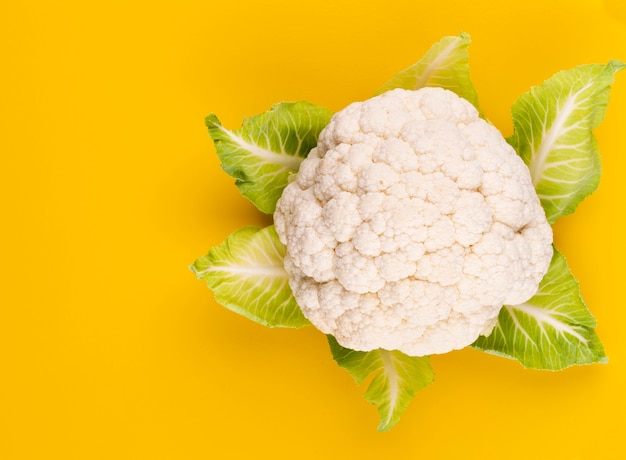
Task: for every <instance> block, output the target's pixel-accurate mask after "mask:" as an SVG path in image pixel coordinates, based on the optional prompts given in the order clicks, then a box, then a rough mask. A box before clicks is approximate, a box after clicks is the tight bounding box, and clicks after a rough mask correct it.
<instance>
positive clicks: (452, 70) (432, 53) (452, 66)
mask: <svg viewBox="0 0 626 460" xmlns="http://www.w3.org/2000/svg"><path fill="white" fill-rule="evenodd" d="M470 43H471V38H470V36H469V35H468V34H466V33H464V32H463V33H461V35H460V36H458V37H443V38H442V39H441V40H439V41H438V42H437V43H435V44H434V45H433V46H432V47H431V48H430V49H429V50H428V52H427V53H426V54H425V55H424V57H423V58H422V59H421V60H420V61H419V62H417V63H416V64H413V65H412V66H410V67H408V68H406V69H404V70H402V71H401V72H399V73H397V74H396V75H395V76H394V77H393V78H392V79H391V80H389V81H388V82H387V83H385V84H384V85H383V86H382V87H381V88H380V89H379V90H378V91H376V95H378V94H382V93H384V92H385V91H389V90H391V89H395V88H404V89H410V90H416V89H420V88H424V87H427V86H437V87H441V88H445V89H449V90H450V91H452V92H454V93H456V94H457V95H459V96H461V97H463V98H465V99H467V100H468V101H469V102H471V103H472V104H473V105H474V107H476V109H478V110H479V111H480V108H479V106H478V94H477V93H476V89H475V88H474V85H473V84H472V81H471V80H470V74H469V55H468V52H467V49H468V48H469V45H470Z"/></svg>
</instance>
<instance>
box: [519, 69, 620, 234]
mask: <svg viewBox="0 0 626 460" xmlns="http://www.w3.org/2000/svg"><path fill="white" fill-rule="evenodd" d="M624 67H625V64H624V63H622V62H619V61H610V62H609V63H608V64H607V65H599V64H591V65H584V66H580V67H575V68H574V69H571V70H565V71H562V72H559V73H557V74H556V75H554V76H553V77H552V78H550V79H549V80H546V81H545V82H544V83H543V85H541V86H538V87H534V88H532V89H531V90H530V91H528V92H527V93H525V94H523V95H522V96H520V97H519V98H518V99H517V101H515V103H514V104H513V107H512V108H511V112H512V116H513V126H514V132H513V135H512V136H511V137H510V138H509V139H507V141H508V142H509V144H511V145H512V146H513V148H514V149H515V150H516V151H517V153H518V154H519V155H520V156H521V157H522V159H523V160H524V162H525V163H526V165H528V168H529V169H530V175H531V177H532V180H533V184H534V185H535V189H536V190H537V195H539V198H540V199H541V204H542V205H543V208H544V210H545V211H546V216H547V218H548V221H549V222H550V223H554V222H555V221H556V220H557V218H559V217H560V216H565V215H567V214H570V213H572V212H573V211H574V209H576V206H578V204H579V203H580V202H581V201H582V200H583V199H584V198H585V197H586V196H587V195H589V194H591V193H592V192H593V191H595V190H596V188H597V187H598V184H599V183H600V172H601V171H600V156H599V153H598V146H597V142H596V139H595V138H594V136H593V134H592V130H593V129H595V128H596V127H597V126H598V125H599V124H600V122H601V121H602V120H603V119H604V114H605V112H606V106H607V104H608V102H609V89H610V87H609V85H610V84H611V83H613V80H614V74H615V72H617V71H619V70H621V69H623V68H624Z"/></svg>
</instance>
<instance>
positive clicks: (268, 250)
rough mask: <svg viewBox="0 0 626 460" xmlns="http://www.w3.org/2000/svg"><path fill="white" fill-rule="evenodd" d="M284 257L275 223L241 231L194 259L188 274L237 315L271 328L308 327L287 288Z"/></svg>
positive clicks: (283, 248) (245, 228)
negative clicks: (193, 273)
mask: <svg viewBox="0 0 626 460" xmlns="http://www.w3.org/2000/svg"><path fill="white" fill-rule="evenodd" d="M284 255H285V247H284V246H283V244H282V243H281V242H280V240H279V239H278V235H276V231H275V230H274V226H273V225H271V226H269V227H266V228H263V229H260V228H258V227H244V228H242V229H240V230H237V231H236V232H234V233H233V234H231V235H230V236H229V237H228V238H226V241H224V242H223V243H221V244H219V245H217V246H215V247H214V248H212V249H211V250H210V251H209V253H208V254H207V255H206V256H204V257H201V258H200V259H198V260H197V261H196V262H195V263H194V264H193V266H192V270H193V271H194V272H195V273H196V276H197V277H198V278H200V279H203V280H205V281H206V283H207V285H208V286H209V288H211V289H212V290H213V293H214V294H215V299H216V300H217V301H218V302H219V303H220V304H222V305H223V306H225V307H226V308H228V309H230V310H232V311H234V312H235V313H239V314H240V315H243V316H245V317H247V318H250V319H251V320H253V321H256V322H257V323H261V324H263V325H265V326H270V327H302V326H306V325H308V324H309V322H308V320H307V319H306V318H305V317H304V316H303V315H302V312H301V311H300V308H299V307H298V305H297V304H296V301H295V299H294V298H293V295H292V293H291V289H290V288H289V284H288V276H287V272H286V271H285V268H284V266H283V258H284Z"/></svg>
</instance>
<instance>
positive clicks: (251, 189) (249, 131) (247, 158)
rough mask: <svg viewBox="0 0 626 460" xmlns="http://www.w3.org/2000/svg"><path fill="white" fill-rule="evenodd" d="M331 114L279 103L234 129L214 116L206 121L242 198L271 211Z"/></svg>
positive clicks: (313, 107) (306, 104) (307, 106)
mask: <svg viewBox="0 0 626 460" xmlns="http://www.w3.org/2000/svg"><path fill="white" fill-rule="evenodd" d="M331 115H332V112H331V111H330V110H328V109H326V108H324V107H320V106H317V105H315V104H312V103H310V102H306V101H299V102H281V103H279V104H276V105H274V106H272V109H271V110H269V111H268V112H265V113H262V114H260V115H256V116H253V117H251V118H249V119H246V120H244V121H243V124H242V126H241V128H239V129H237V130H234V131H231V130H228V129H226V128H224V127H223V126H222V124H221V123H220V121H219V119H218V118H217V116H216V115H215V114H210V115H209V116H207V117H206V120H205V123H206V125H207V127H208V129H209V134H210V135H211V138H212V139H213V142H214V143H215V149H216V151H217V155H218V156H219V158H220V160H221V161H222V168H223V169H224V171H226V172H227V173H228V174H229V175H231V176H232V177H234V178H235V179H236V182H235V185H236V186H237V187H238V188H239V191H240V192H241V194H242V195H243V196H245V197H246V198H248V199H249V200H250V201H252V203H254V204H255V205H256V207H257V208H259V209H260V210H261V211H262V212H264V213H266V214H271V213H273V212H274V208H275V207H276V201H278V198H280V195H281V193H282V191H283V189H284V188H285V186H286V185H287V182H288V180H289V176H290V175H291V174H293V173H295V172H297V171H298V168H299V167H300V163H301V162H302V160H303V159H304V158H306V156H307V155H308V154H309V152H310V151H311V149H312V148H313V147H315V146H316V145H317V138H318V136H319V134H320V131H321V130H322V128H324V126H326V125H327V124H328V122H329V120H330V117H331Z"/></svg>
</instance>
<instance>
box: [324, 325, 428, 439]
mask: <svg viewBox="0 0 626 460" xmlns="http://www.w3.org/2000/svg"><path fill="white" fill-rule="evenodd" d="M327 337H328V343H329V345H330V350H331V353H332V355H333V358H334V360H335V361H336V362H337V364H338V365H339V366H340V367H343V368H344V369H346V370H347V371H348V372H349V373H350V375H352V377H354V379H355V380H356V383H357V385H360V384H361V383H363V381H364V380H365V379H367V378H368V377H369V376H370V375H372V374H374V377H373V378H372V381H371V382H370V384H369V387H368V388H367V391H366V392H365V399H366V400H367V401H369V402H371V403H372V404H375V405H376V406H378V415H379V417H380V425H379V426H378V431H387V430H389V429H391V428H392V427H393V426H394V425H395V424H396V423H397V422H398V420H400V417H401V415H402V413H403V412H404V411H405V409H406V408H407V407H408V405H409V403H410V402H411V400H412V399H413V397H414V396H415V394H416V393H417V392H418V391H419V390H421V389H422V388H424V387H426V386H428V385H429V384H431V383H432V382H433V381H434V378H435V374H434V373H433V370H432V368H431V367H430V362H429V357H428V356H417V357H416V356H408V355H406V354H404V353H402V352H400V351H388V350H382V349H378V350H373V351H355V350H351V349H349V348H344V347H342V346H341V345H339V343H338V342H337V340H336V339H335V338H334V337H333V336H332V335H328V336H327Z"/></svg>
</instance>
